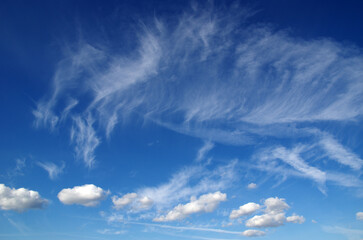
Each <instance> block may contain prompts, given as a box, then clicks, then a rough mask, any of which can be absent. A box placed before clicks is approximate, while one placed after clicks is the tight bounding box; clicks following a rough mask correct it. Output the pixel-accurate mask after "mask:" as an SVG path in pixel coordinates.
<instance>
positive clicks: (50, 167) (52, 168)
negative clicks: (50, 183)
mask: <svg viewBox="0 0 363 240" xmlns="http://www.w3.org/2000/svg"><path fill="white" fill-rule="evenodd" d="M37 164H38V165H39V166H40V167H41V168H43V169H44V170H45V171H47V172H48V175H49V178H50V179H55V178H57V177H58V175H59V174H61V173H62V172H63V169H64V167H65V164H64V162H63V163H62V165H61V166H58V165H56V164H55V163H52V162H37Z"/></svg>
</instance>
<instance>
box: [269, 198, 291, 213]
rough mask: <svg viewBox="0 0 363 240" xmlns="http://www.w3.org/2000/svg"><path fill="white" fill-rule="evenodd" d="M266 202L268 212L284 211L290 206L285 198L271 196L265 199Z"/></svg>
mask: <svg viewBox="0 0 363 240" xmlns="http://www.w3.org/2000/svg"><path fill="white" fill-rule="evenodd" d="M264 204H265V206H266V209H265V212H266V213H268V214H277V213H282V212H284V211H285V210H287V209H289V208H290V206H289V205H288V204H287V203H286V202H285V199H283V198H278V197H274V198H273V197H270V198H268V199H266V200H265V202H264Z"/></svg>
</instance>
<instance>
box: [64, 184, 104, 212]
mask: <svg viewBox="0 0 363 240" xmlns="http://www.w3.org/2000/svg"><path fill="white" fill-rule="evenodd" d="M108 194H109V192H108V191H105V190H103V189H102V188H100V187H97V186H95V185H93V184H85V185H82V186H75V187H73V188H65V189H62V191H60V192H59V193H58V199H59V201H61V202H62V203H64V204H67V205H70V204H80V205H83V206H85V207H94V206H96V205H98V204H99V203H100V201H102V200H104V199H105V198H106V197H107V195H108Z"/></svg>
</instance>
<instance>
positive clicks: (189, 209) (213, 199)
mask: <svg viewBox="0 0 363 240" xmlns="http://www.w3.org/2000/svg"><path fill="white" fill-rule="evenodd" d="M226 200H227V195H226V194H225V193H221V192H219V191H218V192H215V193H208V194H204V195H202V196H200V197H199V198H198V199H196V198H195V197H192V198H191V199H190V202H189V203H187V204H185V205H182V204H179V205H178V206H176V207H175V208H174V209H173V210H171V211H170V212H168V214H167V215H166V216H160V217H158V218H154V219H153V221H155V222H168V221H175V220H181V219H184V218H186V217H187V216H189V215H191V214H194V213H200V212H212V211H214V210H215V209H216V208H217V206H218V204H219V203H220V202H222V201H226Z"/></svg>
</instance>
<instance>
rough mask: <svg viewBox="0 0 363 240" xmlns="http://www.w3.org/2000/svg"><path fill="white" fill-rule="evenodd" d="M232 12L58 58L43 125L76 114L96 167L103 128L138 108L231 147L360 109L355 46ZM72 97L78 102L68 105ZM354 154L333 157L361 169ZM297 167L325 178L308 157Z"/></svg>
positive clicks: (82, 146) (191, 16)
mask: <svg viewBox="0 0 363 240" xmlns="http://www.w3.org/2000/svg"><path fill="white" fill-rule="evenodd" d="M226 12H228V14H226ZM226 12H223V13H221V12H218V11H217V10H215V9H208V10H204V9H198V11H192V12H189V13H188V12H185V13H184V15H183V16H182V17H178V16H177V17H176V19H177V20H176V21H169V20H168V21H163V19H156V20H155V25H153V24H146V25H144V26H143V28H142V29H141V30H140V32H138V33H136V34H135V36H138V41H137V44H135V45H136V47H135V48H134V49H132V51H130V52H131V53H130V52H129V53H128V54H122V55H119V54H116V53H115V52H118V51H113V50H108V48H107V46H103V45H102V44H101V43H98V42H96V43H94V45H95V46H101V47H99V49H97V48H95V47H92V46H91V45H90V44H87V43H84V42H81V44H80V48H79V49H77V50H76V51H73V52H72V51H70V52H71V53H70V54H69V55H68V56H65V58H64V60H62V61H60V63H59V64H58V68H57V70H56V72H55V74H54V77H53V86H52V90H51V92H50V97H49V98H48V99H42V100H40V101H39V102H38V104H37V109H36V110H34V111H33V113H34V116H35V118H36V124H37V125H45V126H48V127H50V128H51V129H52V128H54V127H56V126H58V125H59V124H60V122H61V121H60V120H59V119H64V118H62V116H68V117H67V118H71V119H73V118H76V120H75V127H74V132H73V135H74V136H75V138H74V140H75V141H74V144H75V145H76V147H75V148H76V149H75V150H76V153H77V155H78V156H79V157H81V158H82V159H83V160H84V161H85V163H86V165H87V166H90V165H92V164H93V162H94V151H95V149H96V147H97V146H98V144H99V142H100V139H101V137H98V136H101V135H100V134H99V133H104V135H106V137H109V136H110V134H111V132H112V131H113V129H114V126H115V125H116V124H118V123H119V122H121V120H122V119H125V118H127V117H128V116H130V112H133V111H135V112H137V115H138V116H141V118H144V119H146V120H149V121H153V122H154V123H156V124H159V125H162V126H164V127H168V128H170V129H172V130H175V131H178V132H181V133H184V134H189V135H192V136H196V137H200V138H203V139H210V140H211V141H214V142H223V143H229V144H250V143H251V142H253V141H254V140H255V139H256V138H257V139H258V138H260V137H261V136H262V137H263V136H271V135H272V136H281V135H285V136H296V134H299V135H300V134H305V135H309V134H310V133H309V132H308V131H305V130H304V129H299V128H298V127H291V126H290V125H289V123H300V122H304V124H305V125H307V126H311V125H313V124H314V123H315V122H316V121H326V120H329V121H336V122H339V121H346V120H352V119H356V118H357V117H359V116H361V115H362V113H363V107H362V104H360V102H362V96H363V95H362V92H363V83H362V81H361V76H362V74H363V70H362V68H361V66H362V62H363V58H362V56H361V54H360V53H359V52H358V51H356V50H355V49H354V46H353V47H350V46H344V45H342V44H339V43H337V42H335V41H333V40H331V39H323V38H321V39H318V40H315V39H300V38H296V37H294V36H291V34H290V33H288V32H284V31H275V30H274V29H271V28H269V27H268V26H264V25H263V24H260V25H248V24H247V23H246V22H245V21H244V20H245V19H246V18H248V17H249V16H250V15H251V14H250V13H249V11H247V10H244V9H240V8H239V9H238V11H237V10H236V9H230V11H226ZM236 22H239V23H241V24H235V23H236ZM173 23H175V24H173ZM135 36H130V39H133V40H132V41H135V40H134V38H133V37H135ZM100 49H102V50H100ZM221 77H223V79H224V80H223V81H221V80H220V79H221ZM276 79H279V81H276ZM75 88H76V89H82V91H74V89H75ZM69 98H70V99H72V100H73V101H71V103H69V104H66V106H64V104H63V103H64V102H65V99H69ZM76 102H79V104H78V105H77V108H74V107H73V106H74V105H75V104H76ZM77 116H79V119H77ZM89 116H92V117H93V119H92V121H90V120H89V119H88V118H89ZM175 119H178V120H177V121H174V120H175ZM64 122H65V121H64ZM93 123H94V125H95V126H97V127H98V128H97V129H96V130H97V131H96V130H94V129H93ZM292 125H295V124H292ZM79 126H81V127H79ZM82 126H83V128H82ZM82 129H88V133H91V136H92V137H91V136H90V135H89V134H87V131H86V132H84V131H83V132H82V131H81V130H82ZM267 130H271V131H267ZM295 130H296V131H295ZM96 132H97V134H96ZM77 139H78V140H77ZM328 149H331V148H329V147H328ZM329 151H330V150H329ZM350 153H351V152H349V151H348V152H347V151H340V150H338V151H337V150H334V151H333V152H332V151H331V154H332V155H331V156H334V158H335V159H336V160H337V161H340V162H341V163H343V162H344V164H348V165H349V166H351V167H353V168H358V167H360V166H362V163H361V161H357V156H354V155H352V154H350ZM344 156H349V158H346V160H344V158H342V157H344ZM290 163H291V162H290ZM294 167H295V168H299V171H300V172H301V171H302V172H304V173H305V175H306V176H310V177H311V178H314V179H315V180H318V181H319V182H323V181H324V177H321V172H319V171H317V170H316V169H315V170H314V169H313V168H309V167H308V166H305V165H303V164H301V161H300V163H299V164H297V163H296V161H295V163H294Z"/></svg>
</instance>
